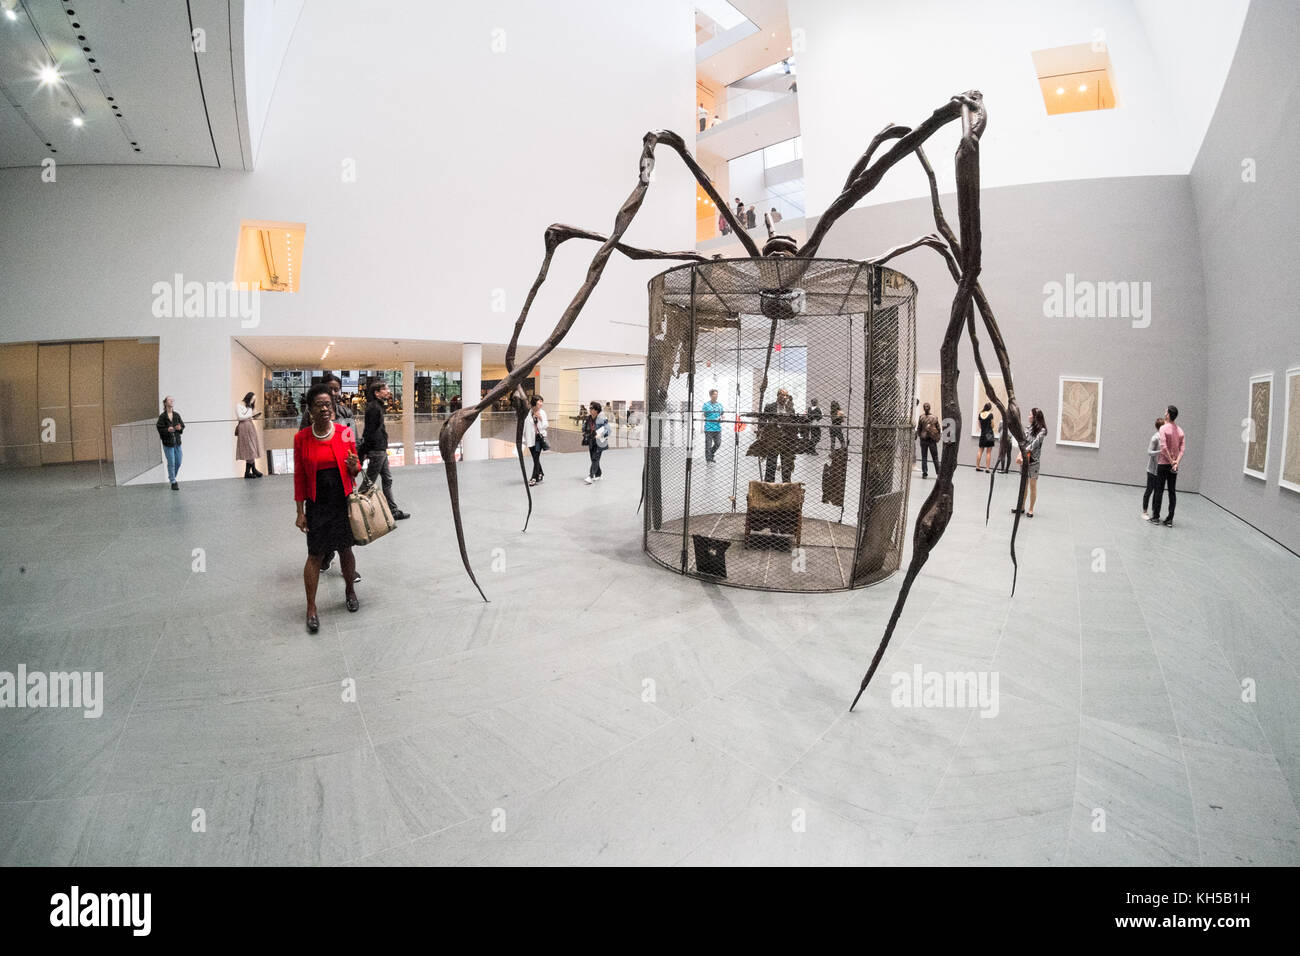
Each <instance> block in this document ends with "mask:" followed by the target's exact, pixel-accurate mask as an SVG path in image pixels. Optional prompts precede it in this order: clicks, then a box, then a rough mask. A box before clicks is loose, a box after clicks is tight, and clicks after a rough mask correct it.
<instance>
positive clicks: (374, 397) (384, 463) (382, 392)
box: [360, 378, 411, 521]
mask: <svg viewBox="0 0 1300 956" xmlns="http://www.w3.org/2000/svg"><path fill="white" fill-rule="evenodd" d="M392 394H393V393H392V391H391V390H390V389H389V387H388V383H387V382H385V381H384V380H383V379H382V378H375V379H371V380H370V383H369V384H368V385H367V386H366V430H365V434H363V435H362V436H361V448H360V455H361V457H362V458H365V459H368V460H367V462H366V478H367V479H368V480H369V481H370V483H371V484H374V483H375V481H377V480H379V481H381V482H382V485H383V489H384V497H385V498H387V499H388V509H389V510H390V511H392V513H393V517H394V518H396V519H397V520H399V521H400V520H401V519H403V518H409V517H411V516H410V515H409V514H407V513H406V512H405V511H403V510H402V509H401V508H399V507H397V502H396V501H394V500H393V473H392V472H391V471H389V469H388V428H387V426H385V424H384V407H385V406H386V405H387V403H388V400H389V398H391V397H392Z"/></svg>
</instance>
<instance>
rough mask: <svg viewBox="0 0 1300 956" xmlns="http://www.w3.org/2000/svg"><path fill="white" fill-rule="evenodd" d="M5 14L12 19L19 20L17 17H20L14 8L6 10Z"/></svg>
mask: <svg viewBox="0 0 1300 956" xmlns="http://www.w3.org/2000/svg"><path fill="white" fill-rule="evenodd" d="M5 16H7V17H8V18H9V19H10V20H17V19H18V14H16V13H14V12H13V11H12V10H6V11H5Z"/></svg>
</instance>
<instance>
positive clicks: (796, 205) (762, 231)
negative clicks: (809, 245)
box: [695, 192, 804, 246]
mask: <svg viewBox="0 0 1300 956" xmlns="http://www.w3.org/2000/svg"><path fill="white" fill-rule="evenodd" d="M742 199H743V197H742ZM754 204H755V205H756V206H757V207H758V208H757V209H756V210H755V221H756V223H757V224H756V225H755V226H754V227H753V228H752V229H751V228H749V227H746V229H745V231H746V232H748V233H749V235H750V236H751V237H753V239H754V240H755V241H756V242H757V243H758V244H759V245H760V246H761V245H762V244H763V243H764V242H765V241H766V240H767V226H766V224H765V222H764V220H763V216H764V214H766V215H768V216H770V215H771V211H772V210H773V209H775V210H776V212H777V216H778V217H779V218H778V219H777V220H776V221H775V222H774V223H773V229H774V230H775V233H776V235H778V236H779V235H782V234H783V233H784V232H786V230H787V228H788V227H785V226H782V223H784V222H786V221H787V220H794V219H802V218H803V217H804V194H803V193H802V192H793V193H786V194H783V195H778V194H777V193H774V192H768V193H765V194H764V195H762V196H760V197H758V198H756V199H755V200H754ZM746 206H748V203H746ZM760 210H761V211H760ZM732 211H733V212H734V211H735V207H734V206H733V207H732ZM724 225H725V226H726V228H725V229H724V228H723V226H724ZM729 235H732V233H731V226H730V225H729V224H727V223H726V221H725V220H723V219H722V215H721V213H717V212H713V214H712V215H711V216H709V217H708V218H707V219H705V218H697V219H696V222H695V241H696V242H707V241H708V240H710V239H717V238H719V237H721V236H729Z"/></svg>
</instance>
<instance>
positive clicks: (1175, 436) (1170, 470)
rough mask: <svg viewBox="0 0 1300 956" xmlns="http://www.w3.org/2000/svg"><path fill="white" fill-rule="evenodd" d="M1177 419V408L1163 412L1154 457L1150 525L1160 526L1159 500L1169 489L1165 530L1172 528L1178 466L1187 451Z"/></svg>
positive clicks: (1176, 497) (1176, 493) (1183, 435)
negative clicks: (1162, 421)
mask: <svg viewBox="0 0 1300 956" xmlns="http://www.w3.org/2000/svg"><path fill="white" fill-rule="evenodd" d="M1177 419H1178V406H1176V405H1170V406H1169V407H1168V408H1167V409H1166V410H1165V423H1164V424H1163V425H1162V426H1160V432H1159V435H1160V450H1159V452H1158V454H1157V456H1156V458H1157V460H1156V496H1155V501H1153V502H1152V503H1151V517H1150V518H1148V519H1147V520H1148V521H1150V522H1151V523H1152V524H1160V523H1161V522H1160V500H1161V498H1163V497H1164V493H1165V489H1166V488H1168V489H1169V515H1168V516H1167V517H1166V518H1165V520H1164V526H1165V527H1166V528H1172V527H1173V526H1174V506H1175V505H1176V504H1178V466H1179V465H1180V464H1182V461H1183V453H1184V452H1185V451H1186V450H1187V436H1186V435H1185V434H1184V433H1183V430H1182V429H1181V428H1179V427H1178V425H1177V424H1175V422H1176V421H1177Z"/></svg>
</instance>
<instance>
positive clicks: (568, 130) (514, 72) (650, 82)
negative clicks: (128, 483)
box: [0, 0, 695, 479]
mask: <svg viewBox="0 0 1300 956" xmlns="http://www.w3.org/2000/svg"><path fill="white" fill-rule="evenodd" d="M228 52H229V51H226V55H228ZM693 84H694V30H693V20H692V9H691V6H690V4H689V3H687V2H684V0H682V2H678V0H665V2H662V3H655V4H653V5H648V4H644V3H639V2H636V0H617V2H609V0H566V3H565V4H564V7H563V11H562V15H557V11H556V10H555V9H554V8H552V7H550V6H548V5H543V4H536V3H531V2H528V0H510V2H501V3H495V4H491V5H482V6H480V5H451V4H417V3H404V2H398V0H385V2H373V3H367V4H365V5H364V10H363V9H362V8H360V7H358V5H356V4H352V3H344V2H341V0H312V2H311V3H307V4H304V5H303V9H302V13H301V16H300V17H299V19H298V22H297V26H296V28H295V31H294V34H293V37H292V40H291V41H290V43H289V47H288V52H287V54H286V56H285V59H284V63H283V66H282V69H281V72H280V75H279V77H278V80H277V81H276V86H275V90H274V95H273V97H272V99H271V101H270V108H269V111H268V114H267V118H266V122H265V126H264V130H263V133H262V139H261V143H260V150H259V152H258V156H257V168H256V170H255V171H254V172H251V173H242V172H234V171H228V170H210V169H197V168H179V167H143V166H142V167H132V168H125V167H108V166H105V167H95V166H82V167H61V168H59V169H58V178H57V181H56V182H53V183H44V182H42V181H41V178H40V170H39V169H38V168H31V169H23V168H19V169H6V170H0V263H3V264H4V265H3V269H4V295H3V297H0V341H10V342H18V341H38V340H51V339H74V338H100V337H109V336H154V335H156V336H158V337H159V342H160V348H159V389H160V392H162V393H170V394H172V395H174V396H175V398H176V401H177V407H178V408H179V409H181V411H182V414H184V415H185V417H186V419H187V420H189V419H191V418H195V419H199V418H204V419H206V418H218V417H221V418H230V417H231V415H232V413H233V408H229V407H227V406H228V405H229V398H228V397H229V394H230V391H231V387H232V386H231V359H230V354H231V353H230V345H229V338H230V337H231V336H232V335H239V336H240V337H241V338H255V337H256V336H258V335H275V336H283V335H295V336H310V337H314V338H317V339H319V340H320V341H321V343H322V349H323V344H324V342H326V341H328V340H329V339H330V338H332V337H334V336H344V335H348V336H366V337H375V336H381V337H382V336H389V335H391V336H392V337H393V338H432V339H444V340H446V339H450V340H461V341H483V342H504V341H506V340H507V339H508V338H509V335H510V331H511V328H512V326H513V323H514V320H515V318H516V316H517V314H518V310H519V308H520V306H521V305H522V302H523V299H524V297H525V295H526V294H527V291H528V288H529V286H530V285H531V283H532V281H533V279H534V277H535V275H536V271H537V268H538V266H539V265H540V262H541V257H542V253H543V246H542V237H543V232H544V230H545V228H546V227H547V226H548V225H550V224H551V223H554V222H566V223H572V224H574V225H578V226H583V227H586V228H590V229H594V230H599V231H602V232H608V230H609V229H610V228H611V227H612V225H613V222H614V217H615V214H616V213H617V211H618V209H619V207H620V205H621V204H622V203H623V202H624V201H625V200H626V199H627V197H628V194H629V193H630V192H631V191H632V189H633V188H634V187H635V186H636V184H637V182H638V176H639V174H640V168H639V157H640V150H641V140H642V137H643V136H644V134H645V133H646V131H648V130H653V129H660V128H671V129H677V130H680V131H682V132H683V134H684V135H686V136H687V137H688V143H691V144H693V137H691V135H690V130H691V128H692V120H693V116H694V114H693V108H694V103H693V101H692V96H693V94H694V89H693ZM657 155H658V165H657V167H656V169H655V173H654V180H653V182H652V184H651V188H650V192H649V194H648V197H647V200H646V202H645V204H644V206H643V207H642V212H641V214H640V215H639V216H638V218H637V220H636V221H635V222H634V223H633V225H632V228H631V229H630V230H629V231H628V233H627V234H626V236H625V240H626V241H628V242H630V243H633V244H638V245H647V246H653V247H657V248H663V249H689V248H691V247H692V246H693V237H694V214H695V213H694V210H695V198H694V183H693V180H692V179H691V178H690V177H689V175H688V174H687V173H686V172H685V170H684V169H683V168H682V167H681V165H680V163H679V162H677V161H676V158H675V157H674V156H673V155H672V154H671V151H669V150H667V149H666V148H662V147H661V149H660V150H659V152H658V154H657ZM244 219H257V220H270V221H285V222H301V223H306V239H305V248H304V249H303V250H302V255H301V260H300V262H298V263H296V265H297V266H298V267H299V269H300V272H301V290H300V291H299V292H298V293H297V294H294V295H288V294H284V293H264V294H263V295H262V296H261V299H260V314H259V315H258V316H257V318H256V322H257V324H256V326H254V327H249V326H248V325H247V324H245V323H248V322H251V321H252V319H251V318H249V319H244V320H242V321H241V319H240V318H239V317H238V316H233V317H231V316H226V317H223V316H219V315H206V316H204V317H189V318H186V317H184V316H179V317H167V316H164V317H156V316H155V315H154V314H153V308H152V306H153V302H154V298H155V295H154V291H153V289H154V285H155V283H158V282H171V281H172V277H173V276H174V275H175V274H180V275H182V276H183V277H184V279H185V280H186V281H198V282H209V281H213V282H228V281H230V279H231V278H232V276H233V269H234V262H235V249H236V242H237V239H238V231H239V224H240V222H241V220H244ZM596 248H597V247H596V245H595V244H594V243H589V242H580V241H574V242H572V243H569V244H567V245H566V246H565V247H564V248H563V249H562V250H561V251H560V252H559V253H558V254H557V256H556V259H555V262H554V264H553V266H552V269H551V273H550V278H549V280H548V285H547V287H546V288H545V289H544V290H543V291H542V293H541V294H540V295H539V296H538V298H537V300H536V302H535V304H534V307H533V311H532V315H533V318H532V319H531V320H530V324H529V325H528V327H527V328H526V329H525V332H524V336H523V342H524V344H525V345H536V344H538V343H540V342H541V341H542V340H543V339H544V338H545V336H546V335H547V334H548V333H549V332H550V330H551V329H552V328H553V326H554V325H555V323H556V322H557V321H558V319H559V317H560V314H561V312H562V311H563V308H564V306H565V305H567V303H568V302H569V300H570V299H571V298H572V296H573V294H574V292H575V291H576V290H577V288H578V286H579V285H580V284H581V282H582V280H583V278H584V276H585V274H586V269H587V266H588V264H589V262H590V257H591V255H592V254H593V253H594V252H595V250H596ZM661 268H663V265H662V264H657V263H630V262H627V261H626V260H623V259H621V258H619V257H615V258H614V259H613V260H611V262H610V264H609V267H608V268H607V270H606V273H605V278H604V279H603V280H602V282H601V285H600V286H599V287H598V288H597V289H596V291H595V293H594V294H593V296H592V297H591V299H590V301H589V303H588V305H587V307H586V309H585V310H584V311H583V314H582V316H581V317H580V319H579V320H578V323H577V325H576V327H575V328H574V330H573V332H572V334H571V335H570V337H569V338H568V339H566V340H565V345H566V346H570V347H576V348H585V349H592V350H603V351H615V352H633V353H635V352H639V351H642V350H643V349H644V347H645V338H646V331H645V323H646V319H645V308H646V293H645V283H646V281H647V279H648V278H649V277H650V276H651V275H653V274H654V273H655V272H657V271H659V270H660V269H661ZM241 394H242V393H241ZM230 431H231V432H233V427H232V428H231V429H230ZM227 437H229V436H227ZM194 444H195V447H191V443H190V442H189V441H188V440H187V445H186V451H187V459H186V464H185V472H186V474H187V476H188V477H190V478H192V479H193V478H201V477H218V476H220V477H224V476H227V475H229V474H231V473H232V469H234V467H235V466H234V465H233V463H231V462H230V460H229V457H228V455H229V449H228V448H227V447H226V444H224V443H223V444H222V445H220V447H218V446H216V445H213V446H212V447H211V448H206V449H200V448H199V447H197V446H198V441H197V438H196V439H195V442H194ZM230 447H233V445H232V446H230Z"/></svg>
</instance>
